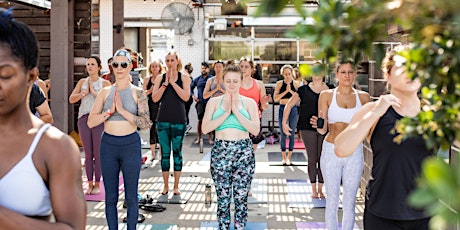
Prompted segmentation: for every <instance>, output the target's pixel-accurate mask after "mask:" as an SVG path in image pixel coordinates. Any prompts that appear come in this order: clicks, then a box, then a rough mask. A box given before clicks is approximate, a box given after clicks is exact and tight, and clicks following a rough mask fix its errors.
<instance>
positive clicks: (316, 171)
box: [300, 130, 324, 183]
mask: <svg viewBox="0 0 460 230" xmlns="http://www.w3.org/2000/svg"><path fill="white" fill-rule="evenodd" d="M300 135H301V136H302V140H303V144H304V145H305V149H306V150H307V156H308V177H309V178H310V182H311V183H316V179H318V183H324V180H323V174H322V173H321V164H320V162H319V160H320V159H321V151H322V148H323V140H324V135H321V134H319V133H318V132H316V131H312V130H300Z"/></svg>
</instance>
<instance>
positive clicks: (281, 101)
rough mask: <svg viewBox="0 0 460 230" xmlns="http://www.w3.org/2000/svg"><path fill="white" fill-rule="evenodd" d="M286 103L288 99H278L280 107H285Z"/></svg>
mask: <svg viewBox="0 0 460 230" xmlns="http://www.w3.org/2000/svg"><path fill="white" fill-rule="evenodd" d="M288 101H289V98H282V99H280V105H285V104H287V103H288Z"/></svg>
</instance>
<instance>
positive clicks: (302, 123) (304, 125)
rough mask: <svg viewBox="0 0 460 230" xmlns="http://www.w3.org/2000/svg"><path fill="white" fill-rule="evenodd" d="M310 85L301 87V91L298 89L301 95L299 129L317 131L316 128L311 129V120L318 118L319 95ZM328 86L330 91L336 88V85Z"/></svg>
mask: <svg viewBox="0 0 460 230" xmlns="http://www.w3.org/2000/svg"><path fill="white" fill-rule="evenodd" d="M308 84H310V83H308ZM308 84H307V85H303V86H300V87H299V89H297V94H299V98H300V106H299V121H298V123H297V128H298V129H299V130H311V131H316V128H313V127H311V124H310V118H311V117H312V116H318V99H319V93H316V92H315V91H313V90H312V89H311V88H310V86H308ZM327 86H328V87H329V89H333V88H334V85H330V84H327Z"/></svg>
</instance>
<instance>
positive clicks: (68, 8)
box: [50, 0, 73, 133]
mask: <svg viewBox="0 0 460 230" xmlns="http://www.w3.org/2000/svg"><path fill="white" fill-rule="evenodd" d="M51 5H52V10H51V39H50V40H51V41H50V42H51V46H50V49H51V55H50V56H51V58H50V59H51V66H50V71H51V84H52V85H53V86H54V87H53V89H52V90H51V94H52V98H53V100H52V103H51V112H52V113H53V118H54V126H56V127H57V128H59V129H60V130H62V131H63V132H64V133H69V123H70V122H71V119H69V116H70V114H71V112H70V111H69V102H68V97H69V94H68V93H69V86H70V85H71V84H72V82H73V81H72V79H73V58H72V57H73V27H72V24H73V0H69V1H62V0H51Z"/></svg>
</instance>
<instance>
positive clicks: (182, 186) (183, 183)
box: [150, 177, 201, 204]
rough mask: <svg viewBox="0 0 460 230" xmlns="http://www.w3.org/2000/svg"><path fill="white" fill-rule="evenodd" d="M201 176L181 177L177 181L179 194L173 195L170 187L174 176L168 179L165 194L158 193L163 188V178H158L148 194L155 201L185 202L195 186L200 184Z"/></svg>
mask: <svg viewBox="0 0 460 230" xmlns="http://www.w3.org/2000/svg"><path fill="white" fill-rule="evenodd" d="M200 181H201V177H181V178H180V182H179V190H180V191H181V194H180V195H174V194H173V191H172V188H173V182H174V178H172V177H171V178H170V179H169V188H170V190H169V192H168V194H166V195H162V194H160V192H161V191H162V190H163V179H160V180H158V181H156V182H154V183H153V187H154V189H153V190H152V191H150V194H151V196H152V198H153V200H154V202H157V203H169V204H185V203H187V202H188V200H189V199H190V197H191V196H192V195H193V193H194V192H195V190H196V188H197V187H198V185H199V184H200Z"/></svg>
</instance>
